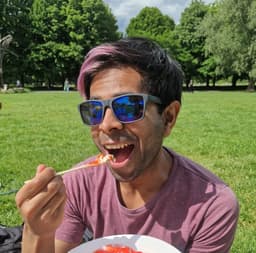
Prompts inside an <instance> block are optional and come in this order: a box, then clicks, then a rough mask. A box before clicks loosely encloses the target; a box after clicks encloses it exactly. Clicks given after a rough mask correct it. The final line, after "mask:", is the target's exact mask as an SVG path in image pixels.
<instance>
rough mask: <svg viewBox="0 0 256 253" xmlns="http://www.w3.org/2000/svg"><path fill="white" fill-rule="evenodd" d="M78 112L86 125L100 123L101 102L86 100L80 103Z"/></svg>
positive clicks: (101, 114) (101, 116)
mask: <svg viewBox="0 0 256 253" xmlns="http://www.w3.org/2000/svg"><path fill="white" fill-rule="evenodd" d="M80 112H81V114H82V118H83V121H84V123H86V124H88V125H97V124H100V123H101V121H102V118H103V104H102V103H101V102H100V101H88V102H85V103H83V104H81V108H80Z"/></svg>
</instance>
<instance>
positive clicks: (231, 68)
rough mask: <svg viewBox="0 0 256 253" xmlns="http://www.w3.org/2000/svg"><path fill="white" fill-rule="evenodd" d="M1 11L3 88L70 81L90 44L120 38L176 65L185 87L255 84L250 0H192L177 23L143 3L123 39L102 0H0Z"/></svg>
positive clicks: (255, 37) (254, 3)
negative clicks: (154, 49) (139, 40)
mask: <svg viewBox="0 0 256 253" xmlns="http://www.w3.org/2000/svg"><path fill="white" fill-rule="evenodd" d="M0 12H1V15H0V22H1V26H0V38H3V37H5V36H6V35H10V36H12V43H11V44H10V45H9V48H8V50H7V49H6V48H5V54H4V56H5V57H1V76H2V66H3V64H4V78H5V80H6V82H7V83H8V82H9V83H14V82H15V81H16V80H18V79H19V80H21V82H22V83H25V82H26V83H37V82H38V83H43V82H44V83H47V84H48V85H49V86H50V85H51V84H55V83H58V84H60V83H62V84H63V83H64V79H65V78H68V79H69V80H71V81H75V80H76V78H77V75H78V71H79V68H80V66H81V63H82V61H83V58H84V56H85V54H86V53H87V52H88V51H89V50H90V49H91V48H92V47H94V46H96V45H98V44H100V43H103V42H107V41H114V40H117V39H119V38H120V37H122V36H143V37H148V38H151V39H153V40H155V41H156V42H158V43H159V44H160V45H161V46H162V47H163V48H164V49H165V50H166V51H168V53H169V54H170V55H171V56H172V57H173V58H174V59H176V60H178V61H179V62H180V63H181V65H182V68H183V70H184V72H185V77H186V78H185V80H186V84H187V85H188V84H189V82H190V81H191V80H192V79H194V80H196V81H199V82H201V83H206V85H209V81H210V80H212V81H213V83H215V80H216V79H217V78H223V77H224V78H230V77H232V83H233V85H235V83H236V81H237V80H238V78H243V79H244V78H247V79H248V83H249V86H248V87H249V89H254V86H255V80H256V33H255V31H256V16H255V13H256V0H240V1H237V0H216V1H215V3H213V4H209V5H207V4H205V3H204V2H203V1H202V0H191V3H190V5H189V6H188V7H187V8H186V9H185V10H184V11H183V12H182V14H181V18H180V22H179V23H178V24H175V22H174V20H173V18H172V17H170V16H168V15H164V14H162V12H161V11H160V10H159V9H158V8H157V7H149V6H146V7H144V8H142V9H141V10H140V12H139V14H138V15H137V16H136V17H133V18H132V19H131V20H130V23H129V25H128V26H127V28H126V34H125V35H123V34H121V33H120V32H118V27H117V21H116V18H115V16H114V15H113V14H112V12H111V9H110V8H109V7H108V5H107V4H105V3H104V1H103V0H19V1H18V0H2V1H1V2H0ZM2 51H3V50H2ZM2 51H1V52H2ZM2 56H3V54H2ZM1 80H2V78H1ZM0 85H3V81H1V83H0Z"/></svg>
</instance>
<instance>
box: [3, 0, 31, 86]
mask: <svg viewBox="0 0 256 253" xmlns="http://www.w3.org/2000/svg"><path fill="white" fill-rule="evenodd" d="M32 2H33V0H1V1H0V24H1V26H0V37H3V36H5V35H6V34H9V35H11V36H12V38H13V40H12V43H11V44H10V48H9V50H10V51H11V52H12V54H7V55H6V56H5V79H6V81H7V82H13V81H14V80H16V79H20V80H21V81H23V80H24V78H25V73H26V68H27V66H28V65H29V62H28V58H27V55H28V48H29V44H30V41H31V38H32V35H31V29H30V23H31V22H30V20H29V12H30V9H31V5H32Z"/></svg>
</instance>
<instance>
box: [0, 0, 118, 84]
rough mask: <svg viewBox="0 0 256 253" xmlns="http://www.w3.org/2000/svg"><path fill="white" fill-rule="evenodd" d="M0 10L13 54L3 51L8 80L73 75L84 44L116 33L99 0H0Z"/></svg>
mask: <svg viewBox="0 0 256 253" xmlns="http://www.w3.org/2000/svg"><path fill="white" fill-rule="evenodd" d="M0 10H1V14H2V15H1V16H0V22H1V27H0V35H2V36H4V35H7V34H11V35H13V37H14V40H13V43H12V47H11V48H10V50H12V49H14V53H16V54H17V58H15V57H13V56H8V57H6V65H7V70H6V77H8V78H6V81H7V82H8V83H10V82H14V81H15V80H17V79H19V80H21V82H22V83H24V82H25V80H26V82H29V83H31V82H34V81H35V82H46V83H48V85H50V84H53V83H56V82H58V83H63V81H64V79H65V77H68V78H69V79H70V80H73V81H74V80H76V78H77V75H78V71H79V68H80V65H81V62H82V60H83V58H84V55H85V54H86V53H87V52H88V50H89V49H91V48H92V47H94V46H95V45H97V44H99V43H102V42H105V41H112V40H116V39H118V38H119V37H120V34H119V33H118V32H117V25H116V19H115V17H114V16H113V14H112V13H111V11H110V9H109V8H108V6H107V5H106V4H105V3H104V2H103V1H102V0H78V1H77V0H34V1H33V0H29V1H17V0H10V1H7V0H3V1H1V3H0Z"/></svg>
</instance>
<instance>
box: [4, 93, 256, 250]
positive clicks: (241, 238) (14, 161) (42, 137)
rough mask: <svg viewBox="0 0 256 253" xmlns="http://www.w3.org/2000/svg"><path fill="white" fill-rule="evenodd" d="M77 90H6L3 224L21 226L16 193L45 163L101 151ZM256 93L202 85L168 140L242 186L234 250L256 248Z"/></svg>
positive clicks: (64, 162) (60, 163) (62, 164)
mask: <svg viewBox="0 0 256 253" xmlns="http://www.w3.org/2000/svg"><path fill="white" fill-rule="evenodd" d="M81 100H82V99H81V97H80V96H79V95H78V93H76V92H69V93H64V92H31V93H24V94H9V95H4V94H0V101H1V102H2V109H1V110H0V140H1V141H0V203H1V208H0V223H2V224H8V225H17V224H20V223H21V222H22V221H21V219H20V216H19V215H18V212H17V209H16V206H15V202H14V197H15V194H9V195H6V196H3V195H1V193H3V192H9V191H11V190H15V189H18V188H19V187H21V186H22V185H23V182H24V181H25V180H27V179H29V178H31V177H32V176H33V175H34V174H35V168H36V166H37V165H38V164H40V163H45V164H47V165H48V166H52V167H53V168H55V169H56V170H57V171H59V170H63V169H65V168H70V167H71V166H72V165H74V164H76V163H78V162H80V161H82V160H83V159H85V158H86V157H89V156H91V155H93V154H97V152H98V151H97V149H96V148H95V145H94V144H93V142H92V140H91V137H90V128H88V127H86V126H85V125H83V124H82V122H81V119H80V118H79V113H78V111H77V104H78V103H80V102H81ZM255 106H256V99H255V93H246V92H194V93H184V94H183V105H182V108H181V112H180V115H179V117H178V120H177V123H176V126H175V128H174V129H173V132H172V134H171V136H169V137H168V138H166V139H165V140H164V144H165V145H166V146H168V147H171V148H173V149H174V150H175V151H176V152H179V153H181V154H183V155H186V156H187V157H189V158H191V159H192V160H195V161H197V162H198V163H200V164H202V165H204V166H206V167H207V168H209V170H211V171H213V172H214V173H216V174H217V175H218V176H220V177H221V178H222V179H223V180H224V181H225V182H226V183H227V184H229V185H230V187H231V188H232V189H233V190H234V192H235V193H236V195H237V197H238V200H239V203H240V219H239V224H238V231H237V234H236V237H235V241H234V245H233V247H232V251H231V252H235V253H247V252H248V253H250V252H254V250H255V248H256V238H255V231H256V202H255V201H254V199H255V194H256V192H255V184H256V170H255V167H256V132H255V131H252V126H254V125H255V118H256V111H255Z"/></svg>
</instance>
